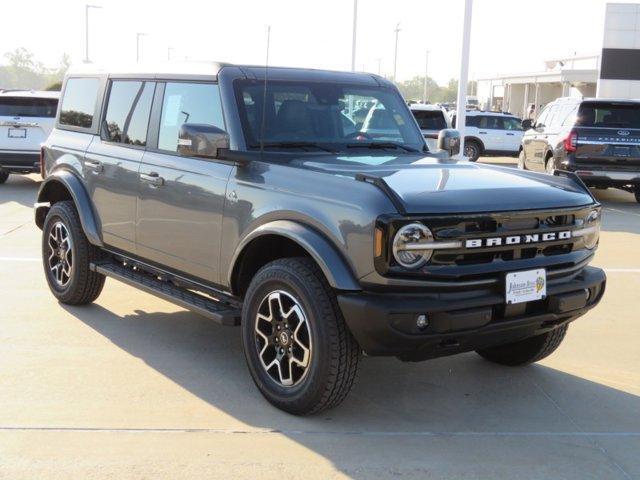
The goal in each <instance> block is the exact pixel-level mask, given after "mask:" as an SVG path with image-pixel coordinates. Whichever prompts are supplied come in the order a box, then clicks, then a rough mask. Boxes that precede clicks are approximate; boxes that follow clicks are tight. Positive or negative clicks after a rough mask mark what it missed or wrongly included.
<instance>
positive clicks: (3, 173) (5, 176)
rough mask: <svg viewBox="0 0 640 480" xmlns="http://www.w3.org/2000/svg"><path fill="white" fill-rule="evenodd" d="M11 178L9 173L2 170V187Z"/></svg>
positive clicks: (0, 171) (0, 182)
mask: <svg viewBox="0 0 640 480" xmlns="http://www.w3.org/2000/svg"><path fill="white" fill-rule="evenodd" d="M8 178H9V172H7V171H6V170H3V169H1V168H0V185H2V184H3V183H4V182H6V181H7V179H8Z"/></svg>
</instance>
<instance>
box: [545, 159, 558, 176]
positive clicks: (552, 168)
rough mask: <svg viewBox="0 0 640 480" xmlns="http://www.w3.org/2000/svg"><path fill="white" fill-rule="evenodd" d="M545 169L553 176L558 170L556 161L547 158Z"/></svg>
mask: <svg viewBox="0 0 640 480" xmlns="http://www.w3.org/2000/svg"><path fill="white" fill-rule="evenodd" d="M544 169H545V171H546V172H547V173H548V174H549V175H553V172H554V171H555V170H556V161H555V159H554V158H553V157H549V158H547V163H545V167H544Z"/></svg>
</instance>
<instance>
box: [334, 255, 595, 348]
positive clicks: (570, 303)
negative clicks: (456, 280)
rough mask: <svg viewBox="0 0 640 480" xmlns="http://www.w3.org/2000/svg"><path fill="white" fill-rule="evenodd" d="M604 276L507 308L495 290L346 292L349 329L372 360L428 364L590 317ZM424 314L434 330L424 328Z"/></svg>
mask: <svg viewBox="0 0 640 480" xmlns="http://www.w3.org/2000/svg"><path fill="white" fill-rule="evenodd" d="M605 283H606V277H605V274H604V271H603V270H602V269H599V268H595V267H585V268H584V269H583V270H581V271H580V273H578V274H576V275H575V276H574V277H573V278H572V279H571V280H569V281H567V282H563V283H559V284H549V285H548V286H547V297H546V298H545V299H544V300H539V301H535V302H528V303H521V304H516V305H505V303H504V296H503V295H502V294H499V293H495V291H492V290H489V291H475V292H464V293H461V292H457V293H429V292H424V293H419V294H416V293H411V294H382V293H369V292H359V293H344V294H340V295H338V303H339V305H340V308H341V309H342V313H343V315H344V317H345V320H346V322H347V325H348V326H349V328H350V330H351V332H352V334H353V335H354V337H355V338H356V340H357V341H358V342H359V344H360V346H361V347H362V349H363V350H364V351H365V352H366V353H367V354H368V355H372V356H373V355H395V356H399V357H401V358H403V359H405V360H424V359H428V358H435V357H440V356H446V355H453V354H456V353H461V352H466V351H471V350H477V349H480V348H486V347H489V346H494V345H499V344H504V343H511V342H515V341H518V340H521V339H523V338H527V337H530V336H533V335H539V334H542V333H544V332H547V331H549V330H552V329H554V328H557V327H559V326H560V325H563V324H565V323H568V322H571V321H572V320H575V319H576V318H578V317H580V316H581V315H584V314H585V313H586V312H587V311H588V310H590V309H591V308H593V307H594V306H595V305H596V304H597V303H598V302H599V301H600V299H601V298H602V295H603V293H604V289H605ZM418 315H426V316H427V319H428V322H429V324H428V326H427V327H426V328H424V329H422V330H421V329H419V328H418V327H417V324H416V320H417V317H418Z"/></svg>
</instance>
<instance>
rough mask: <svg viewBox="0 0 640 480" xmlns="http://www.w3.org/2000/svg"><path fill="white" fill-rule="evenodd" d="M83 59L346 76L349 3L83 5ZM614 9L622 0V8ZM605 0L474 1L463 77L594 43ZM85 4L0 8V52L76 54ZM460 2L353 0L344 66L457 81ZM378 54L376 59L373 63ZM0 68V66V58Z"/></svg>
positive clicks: (233, 0)
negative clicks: (218, 64) (220, 64)
mask: <svg viewBox="0 0 640 480" xmlns="http://www.w3.org/2000/svg"><path fill="white" fill-rule="evenodd" d="M91 2H92V4H94V5H99V6H101V7H102V8H101V9H91V10H90V11H89V31H90V37H89V56H90V59H91V60H92V61H94V62H96V63H101V64H109V63H113V62H119V63H129V62H134V61H135V59H136V33H138V32H141V33H145V34H146V36H144V37H142V42H141V43H142V48H141V50H142V60H143V61H164V60H166V59H167V57H168V55H169V50H168V49H169V48H171V51H170V55H171V57H172V58H173V59H174V60H182V59H190V60H217V61H224V62H231V63H250V64H260V65H263V64H264V63H265V58H266V54H265V50H266V34H267V25H270V26H271V47H270V52H269V64H270V65H279V66H295V67H312V68H326V69H332V70H349V69H350V68H351V39H352V24H353V0H230V1H220V0H208V1H201V0H180V1H179V2H175V1H171V2H165V1H162V0H156V1H148V0H91ZM622 3H628V2H624V0H623V2H622ZM605 4H606V0H530V1H527V0H475V1H474V7H473V20H472V31H471V58H470V67H469V72H470V78H471V79H476V78H483V77H490V76H495V75H499V74H507V73H518V72H530V71H537V70H542V69H544V63H543V62H544V60H546V59H553V58H562V57H566V56H570V55H573V54H574V53H577V54H579V55H583V54H595V53H598V52H599V50H600V48H601V43H602V36H603V22H604V8H605ZM85 5H86V0H85V1H78V0H61V1H59V2H52V1H50V0H46V1H44V0H42V1H41V0H31V1H30V0H22V1H20V2H4V3H3V5H2V19H3V21H2V28H1V29H0V54H3V53H4V52H7V51H10V50H13V49H15V48H17V47H25V48H27V49H28V50H30V51H31V52H33V53H34V54H35V56H36V58H37V59H38V60H40V61H42V62H44V63H45V65H48V66H55V65H56V64H57V63H58V61H59V59H60V57H61V56H62V54H63V53H68V54H69V55H71V57H72V60H73V61H75V62H80V61H82V59H83V58H84V45H85V31H84V25H85V22H84V17H85ZM463 8H464V0H358V28H357V54H356V69H357V70H365V71H368V72H373V73H378V68H379V64H380V73H382V74H383V75H390V74H391V72H392V70H393V58H394V43H395V33H394V29H395V27H396V24H398V23H399V24H400V32H399V43H398V63H397V79H398V80H406V79H408V78H411V77H413V76H416V75H424V71H425V67H426V65H425V63H426V51H427V50H429V51H430V54H429V64H428V72H429V75H430V76H431V77H433V78H434V79H435V80H436V81H437V82H438V83H440V84H444V83H446V82H447V81H448V80H449V79H450V78H457V76H458V70H459V65H460V46H461V37H462V16H463ZM378 59H379V63H378ZM0 63H4V59H3V58H0Z"/></svg>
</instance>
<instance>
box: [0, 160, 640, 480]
mask: <svg viewBox="0 0 640 480" xmlns="http://www.w3.org/2000/svg"><path fill="white" fill-rule="evenodd" d="M489 161H490V162H493V163H504V164H509V165H512V164H513V160H512V159H508V160H500V159H490V160H489ZM37 188H38V177H36V176H28V177H20V176H11V177H10V180H9V182H8V183H7V184H5V185H2V186H0V292H1V293H2V300H1V302H2V303H1V304H0V478H1V479H11V480H16V479H38V480H41V479H65V480H66V479H83V480H84V479H94V478H100V479H103V478H109V479H111V478H113V479H151V478H153V479H156V478H162V479H169V478H179V479H196V478H197V479H203V478H212V479H218V478H219V479H222V478H224V479H228V478H233V479H245V478H246V479H248V478H251V479H279V480H281V479H283V478H286V479H288V480H289V479H291V480H293V479H343V478H354V479H370V478H371V479H384V478H402V479H414V478H415V479H418V478H420V479H424V478H429V479H431V478H433V479H447V480H451V479H489V478H500V479H503V478H504V479H507V478H508V479H576V480H577V479H579V480H585V479H626V480H629V479H636V478H640V348H639V345H640V323H639V321H638V309H639V308H640V301H639V295H640V289H639V287H640V248H638V247H639V246H640V205H638V204H637V203H635V201H634V199H633V197H632V196H631V195H629V194H627V193H624V192H619V191H615V190H606V191H595V194H596V196H597V197H598V198H599V200H600V201H601V202H602V203H603V204H604V225H603V232H602V235H601V244H600V249H599V251H598V254H597V257H596V260H595V262H594V263H595V265H598V266H601V267H603V268H605V269H606V271H607V275H608V285H607V292H606V295H605V297H604V299H603V301H602V302H601V304H600V305H599V306H598V307H597V308H596V309H594V310H593V311H591V312H590V313H589V314H588V315H586V316H585V317H583V318H582V319H580V320H578V321H577V322H575V323H574V324H572V326H571V328H570V329H569V332H568V334H567V337H566V339H565V341H564V343H563V344H562V346H561V347H560V348H559V349H558V351H557V352H556V353H555V354H553V355H552V356H550V357H548V358H547V359H545V360H544V361H542V362H540V363H538V364H536V365H532V366H528V367H524V368H507V367H500V366H496V365H493V364H491V363H488V362H486V361H483V360H482V359H481V358H480V357H478V356H477V355H476V354H474V353H469V354H463V355H459V356H456V357H450V358H443V359H438V360H432V361H428V362H423V363H416V364H411V363H409V364H406V363H401V362H399V361H398V360H396V359H393V358H364V360H363V362H362V368H361V371H360V375H359V379H358V383H357V385H356V386H355V388H354V390H353V391H352V393H351V395H350V396H349V397H348V399H347V400H346V401H345V402H344V403H343V404H342V405H341V406H340V407H338V408H337V409H334V410H331V411H329V412H325V413H323V414H321V415H318V416H314V417H310V418H297V417H294V416H290V415H287V414H285V413H283V412H280V411H278V410H276V409H274V408H273V407H271V406H270V405H269V404H268V403H267V402H266V401H265V400H264V399H263V398H262V397H261V396H260V394H259V393H258V391H257V389H256V388H255V387H254V385H253V383H252V381H251V378H250V376H249V373H248V371H247V369H246V366H245V361H244V358H243V356H242V352H241V348H240V335H239V330H238V329H233V328H229V327H221V326H218V325H216V324H213V323H211V322H210V321H208V320H206V319H204V318H202V317H199V316H198V315H195V314H192V313H189V312H186V311H184V310H182V309H180V308H178V307H176V306H174V305H172V304H169V303H167V302H164V301H162V300H159V299H157V298H155V297H152V296H149V295H147V294H145V293H142V292H139V291H137V290H134V289H131V288H129V287H126V286H124V285H122V284H119V283H117V282H115V281H112V280H107V283H106V287H105V289H104V292H103V293H102V295H101V297H100V298H99V299H98V300H97V302H96V303H95V304H93V305H91V306H87V307H68V306H64V305H60V304H58V303H57V302H56V301H54V298H53V297H52V296H51V295H50V293H49V291H48V289H47V286H46V283H45V279H44V276H43V272H42V265H41V263H40V231H39V230H38V229H37V228H36V227H35V226H34V224H33V220H32V209H31V206H32V204H33V202H34V199H35V195H36V192H37Z"/></svg>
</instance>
